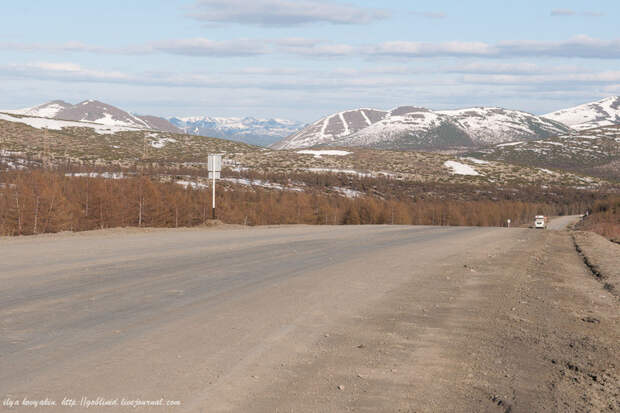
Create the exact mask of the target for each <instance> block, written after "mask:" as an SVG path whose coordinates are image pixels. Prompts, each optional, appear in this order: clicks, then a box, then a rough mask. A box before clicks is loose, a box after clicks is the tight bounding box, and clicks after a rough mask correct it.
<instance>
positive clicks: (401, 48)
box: [366, 41, 496, 57]
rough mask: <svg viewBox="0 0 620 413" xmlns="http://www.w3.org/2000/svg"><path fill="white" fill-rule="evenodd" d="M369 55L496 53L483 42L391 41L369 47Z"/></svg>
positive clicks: (475, 54) (481, 54)
mask: <svg viewBox="0 0 620 413" xmlns="http://www.w3.org/2000/svg"><path fill="white" fill-rule="evenodd" d="M366 53H367V54H369V55H385V56H400V57H432V56H485V55H492V54H494V53H496V51H495V50H494V48H493V46H491V45H489V44H487V43H483V42H443V43H427V42H410V41H391V42H384V43H380V44H378V45H373V46H369V47H368V48H367V49H366Z"/></svg>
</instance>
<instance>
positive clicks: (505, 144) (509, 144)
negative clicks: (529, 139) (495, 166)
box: [497, 142, 523, 147]
mask: <svg viewBox="0 0 620 413" xmlns="http://www.w3.org/2000/svg"><path fill="white" fill-rule="evenodd" d="M522 143H523V142H508V143H501V144H499V145H497V146H498V147H502V146H515V145H521V144H522Z"/></svg>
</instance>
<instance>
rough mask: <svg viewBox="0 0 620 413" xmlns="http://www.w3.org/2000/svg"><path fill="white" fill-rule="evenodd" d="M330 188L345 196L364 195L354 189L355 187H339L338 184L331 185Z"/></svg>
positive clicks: (356, 196) (355, 196)
mask: <svg viewBox="0 0 620 413" xmlns="http://www.w3.org/2000/svg"><path fill="white" fill-rule="evenodd" d="M331 189H332V190H334V191H336V192H338V193H339V194H340V195H344V196H346V197H347V198H359V197H361V196H363V195H364V194H363V193H362V192H360V191H356V190H355V189H349V188H341V187H339V186H333V187H332V188H331Z"/></svg>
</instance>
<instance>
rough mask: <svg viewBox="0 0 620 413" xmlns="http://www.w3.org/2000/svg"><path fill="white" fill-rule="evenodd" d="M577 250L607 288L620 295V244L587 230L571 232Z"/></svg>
mask: <svg viewBox="0 0 620 413" xmlns="http://www.w3.org/2000/svg"><path fill="white" fill-rule="evenodd" d="M573 239H574V241H575V246H576V247H577V251H578V252H579V253H580V254H581V255H582V257H583V259H584V262H585V263H586V265H587V266H588V267H590V269H591V270H592V272H593V273H594V275H596V277H597V278H598V279H599V280H600V281H601V282H602V283H604V286H605V288H606V289H607V290H609V291H610V292H611V293H613V294H614V295H616V296H620V244H616V243H613V242H611V241H609V240H607V239H606V238H604V237H602V236H600V235H598V234H596V233H594V232H589V231H575V232H573Z"/></svg>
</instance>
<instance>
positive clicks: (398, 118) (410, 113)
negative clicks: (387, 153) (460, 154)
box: [272, 106, 571, 149]
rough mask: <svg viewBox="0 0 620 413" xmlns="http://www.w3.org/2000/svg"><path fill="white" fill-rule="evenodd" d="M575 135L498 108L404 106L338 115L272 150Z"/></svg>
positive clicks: (490, 141) (545, 121)
mask: <svg viewBox="0 0 620 413" xmlns="http://www.w3.org/2000/svg"><path fill="white" fill-rule="evenodd" d="M570 131H571V129H570V128H569V127H567V126H566V125H563V124H561V123H559V122H555V121H553V120H550V119H545V118H541V117H540V116H535V115H532V114H529V113H526V112H521V111H516V110H508V109H502V108H496V107H482V108H469V109H459V110H445V111H432V110H429V109H426V108H420V107H415V106H401V107H398V108H395V109H392V110H390V111H382V110H377V109H356V110H351V111H346V112H340V113H336V114H333V115H330V116H327V117H325V118H323V119H321V120H319V121H317V122H315V123H313V124H311V125H309V126H308V127H306V128H304V129H303V130H301V131H299V132H298V133H296V134H294V135H292V136H290V137H288V138H286V139H284V140H282V141H280V142H278V143H276V144H274V145H272V147H274V148H276V149H294V148H305V147H311V146H317V145H327V144H329V145H335V146H369V147H376V148H390V149H415V148H429V149H430V148H433V149H434V148H449V147H462V146H483V145H489V144H497V143H503V142H509V141H514V140H531V139H540V138H545V137H548V136H553V135H557V134H560V133H567V132H570Z"/></svg>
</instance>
